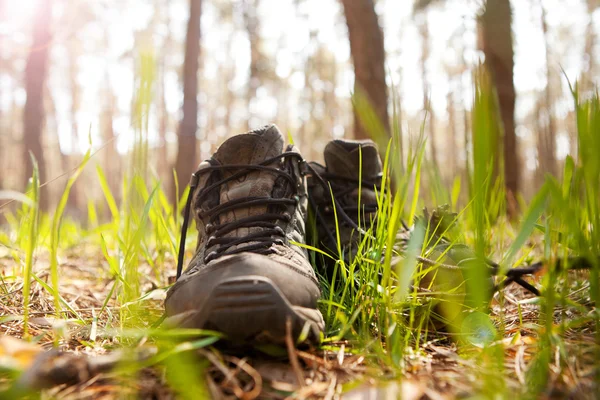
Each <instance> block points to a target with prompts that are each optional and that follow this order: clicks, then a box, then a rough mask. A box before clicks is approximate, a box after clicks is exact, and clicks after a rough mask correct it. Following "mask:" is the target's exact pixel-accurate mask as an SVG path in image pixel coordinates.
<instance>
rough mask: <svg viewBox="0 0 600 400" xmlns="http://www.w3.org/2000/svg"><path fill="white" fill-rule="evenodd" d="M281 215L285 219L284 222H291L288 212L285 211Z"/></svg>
mask: <svg viewBox="0 0 600 400" xmlns="http://www.w3.org/2000/svg"><path fill="white" fill-rule="evenodd" d="M282 215H283V217H284V218H285V221H286V222H290V221H291V220H292V215H291V214H290V213H289V212H287V211H284V212H283V213H282Z"/></svg>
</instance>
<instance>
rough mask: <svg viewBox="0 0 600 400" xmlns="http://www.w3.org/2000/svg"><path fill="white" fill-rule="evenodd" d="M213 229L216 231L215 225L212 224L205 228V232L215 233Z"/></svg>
mask: <svg viewBox="0 0 600 400" xmlns="http://www.w3.org/2000/svg"><path fill="white" fill-rule="evenodd" d="M213 229H214V225H213V224H211V223H210V222H209V223H208V224H206V225H205V226H204V231H205V232H206V233H211V232H212V231H213Z"/></svg>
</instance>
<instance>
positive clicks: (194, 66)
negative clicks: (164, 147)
mask: <svg viewBox="0 0 600 400" xmlns="http://www.w3.org/2000/svg"><path fill="white" fill-rule="evenodd" d="M201 12H202V0H190V19H189V21H188V26H187V34H186V39H185V59H184V65H183V117H182V119H181V123H180V125H179V131H178V132H177V134H178V143H177V159H176V161H175V171H176V174H177V179H178V181H179V193H175V189H174V188H175V185H174V184H173V194H175V195H177V196H181V195H182V194H183V191H184V190H185V187H186V184H187V183H188V182H189V180H190V177H191V175H192V173H193V172H194V171H195V168H196V166H197V160H196V158H197V150H196V147H197V146H196V130H197V129H198V68H199V57H200V16H201Z"/></svg>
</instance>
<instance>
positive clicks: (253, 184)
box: [213, 125, 284, 237]
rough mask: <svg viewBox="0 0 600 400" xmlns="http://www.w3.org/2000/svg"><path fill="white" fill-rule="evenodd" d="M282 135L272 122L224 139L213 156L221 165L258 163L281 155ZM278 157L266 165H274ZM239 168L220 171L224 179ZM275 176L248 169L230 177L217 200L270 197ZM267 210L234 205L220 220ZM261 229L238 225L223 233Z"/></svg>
mask: <svg viewBox="0 0 600 400" xmlns="http://www.w3.org/2000/svg"><path fill="white" fill-rule="evenodd" d="M283 145H284V140H283V135H282V134H281V132H280V131H279V129H278V128H277V126H275V125H268V126H265V127H263V128H260V129H256V130H254V131H250V132H248V133H245V134H241V135H237V136H234V137H232V138H230V139H228V140H227V141H225V142H224V143H223V144H222V145H221V146H220V147H219V149H218V150H217V152H216V153H215V154H214V155H213V158H214V159H215V160H217V161H218V162H219V163H220V164H221V165H238V164H252V165H254V164H260V163H261V162H263V161H265V160H267V159H269V158H272V157H276V156H278V155H280V154H282V151H283ZM278 163H279V160H276V161H274V162H273V163H272V164H269V165H268V166H271V167H275V166H277V164H278ZM240 171H243V168H240V169H235V170H229V171H224V172H223V178H227V177H229V176H231V175H233V174H235V173H237V172H240ZM276 178H277V175H275V174H274V173H272V172H268V171H254V172H248V173H246V174H244V175H242V176H240V177H239V178H238V179H234V180H231V181H229V182H227V183H224V184H223V185H221V188H220V193H219V203H220V204H224V203H226V202H229V201H232V200H236V199H239V198H244V197H271V196H272V192H273V186H274V184H275V179H276ZM266 212H267V206H266V205H265V206H252V207H243V208H237V209H235V210H233V211H230V212H226V213H223V214H222V215H221V216H220V218H219V219H220V221H219V222H220V223H221V224H224V223H228V222H234V221H236V220H239V219H241V218H245V217H249V216H253V215H260V214H264V213H266ZM257 229H261V228H238V229H236V230H234V231H232V232H231V233H229V234H227V235H226V236H236V237H243V236H246V235H248V234H249V233H251V232H254V231H256V230H257Z"/></svg>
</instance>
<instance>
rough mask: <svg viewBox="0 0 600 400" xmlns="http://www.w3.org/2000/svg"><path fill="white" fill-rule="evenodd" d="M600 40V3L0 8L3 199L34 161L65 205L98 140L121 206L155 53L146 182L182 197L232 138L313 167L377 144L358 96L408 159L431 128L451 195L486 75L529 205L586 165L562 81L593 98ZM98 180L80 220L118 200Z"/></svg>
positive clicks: (82, 189) (61, 3) (42, 2)
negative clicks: (285, 139) (254, 131)
mask: <svg viewBox="0 0 600 400" xmlns="http://www.w3.org/2000/svg"><path fill="white" fill-rule="evenodd" d="M599 30H600V2H599V1H598V0H572V1H569V2H564V1H561V0H526V1H514V0H513V1H509V0H485V1H480V0H414V1H404V2H398V1H395V0H357V1H354V0H352V1H350V0H234V1H225V0H170V1H167V0H153V1H144V0H123V1H119V2H112V1H107V0H99V1H96V0H94V1H92V0H21V1H19V2H14V1H12V0H0V168H1V171H2V173H1V174H0V188H1V189H15V190H20V191H23V190H24V189H25V182H26V179H28V177H29V176H30V175H31V163H30V161H29V152H31V153H32V154H34V155H35V157H36V158H37V159H38V163H39V164H40V169H41V175H42V182H46V181H49V180H53V179H55V180H54V181H53V182H52V184H49V185H47V186H46V189H47V192H45V193H43V194H42V196H43V197H42V199H43V202H42V204H43V205H44V206H45V207H46V206H52V205H53V204H55V203H56V201H57V198H58V197H57V196H58V194H59V193H61V192H62V189H63V187H64V183H65V179H66V178H65V177H64V176H63V174H64V173H65V172H68V171H70V170H72V169H73V168H75V167H76V166H77V165H78V163H79V162H80V160H81V158H82V156H83V153H84V152H85V151H86V150H87V148H88V147H89V146H90V140H91V146H92V147H93V149H94V150H98V153H97V154H96V155H95V156H94V157H93V159H92V164H93V163H96V164H97V165H99V166H100V167H101V168H102V169H103V170H104V171H105V173H106V175H107V182H108V183H109V185H110V187H111V189H112V191H113V193H114V194H115V196H116V197H117V200H118V199H119V198H120V196H121V194H120V190H121V185H120V183H119V182H121V178H122V175H123V174H124V173H125V172H126V169H125V168H124V166H126V165H127V163H128V159H129V158H131V157H133V148H134V144H135V140H136V139H135V138H136V129H137V128H136V118H138V117H139V116H135V115H134V114H135V113H136V105H135V104H136V101H137V100H136V99H138V100H139V98H138V97H139V93H137V92H138V91H139V89H140V86H139V85H140V82H141V77H140V76H139V75H140V73H141V72H140V71H141V70H142V69H141V64H140V63H141V62H142V61H141V60H142V59H144V60H146V61H144V62H151V63H153V64H154V66H153V68H152V70H153V71H156V73H155V74H153V75H152V78H151V79H152V85H150V86H148V88H147V89H148V90H150V94H149V95H150V96H151V98H150V103H149V108H148V109H147V110H146V111H145V112H146V113H147V114H148V115H146V116H144V118H146V119H147V126H146V128H145V131H144V135H145V136H144V138H145V140H146V141H147V144H148V154H147V157H148V158H147V163H148V171H149V173H150V177H152V176H154V177H156V178H157V179H159V180H160V181H161V182H162V183H163V185H165V187H168V188H169V191H170V192H171V193H172V194H173V197H174V196H175V190H174V186H173V169H175V170H176V171H177V179H178V180H179V183H180V191H179V193H181V192H182V191H183V189H184V187H185V184H186V183H187V181H188V179H189V176H190V174H191V173H192V172H193V170H194V168H195V167H196V166H197V165H198V163H199V162H200V161H201V160H202V159H205V158H207V157H208V156H210V154H211V153H212V152H213V151H214V150H215V149H216V147H217V146H218V144H219V143H220V142H222V141H223V140H224V139H225V138H226V137H228V136H230V135H233V134H236V133H241V132H243V131H245V130H247V129H251V128H255V127H257V126H260V125H262V124H265V123H268V122H276V123H277V124H278V125H280V127H281V128H282V129H283V130H284V131H287V132H289V133H290V134H291V135H292V137H293V138H294V141H295V142H296V143H297V144H298V145H299V146H300V148H301V149H302V151H303V154H304V156H305V157H306V158H307V159H316V160H320V159H321V158H322V150H323V147H324V145H325V143H326V142H327V141H328V140H331V139H332V138H339V137H356V138H367V137H368V136H369V133H370V132H367V129H365V126H363V124H361V121H360V118H359V117H358V116H356V115H354V112H353V107H352V98H351V94H352V93H353V92H356V93H357V94H358V96H357V101H359V100H360V99H363V100H368V101H369V102H370V103H371V105H372V110H373V111H374V114H373V115H375V116H376V117H377V119H378V120H379V123H380V125H381V127H382V130H383V131H384V132H385V133H386V134H390V133H391V127H393V126H396V127H397V128H398V129H399V130H400V131H401V132H402V138H401V143H402V144H403V151H404V152H406V151H407V148H408V147H407V146H408V144H409V143H410V142H411V141H414V140H415V138H416V137H417V136H418V135H419V134H420V132H421V130H422V129H423V130H424V132H425V134H426V137H427V140H428V141H429V143H428V148H427V154H426V158H427V162H428V164H427V165H428V166H429V167H430V169H431V170H435V171H438V172H437V173H439V175H440V176H441V178H442V180H443V182H445V184H447V185H448V186H450V185H452V182H453V180H454V179H455V177H457V176H462V177H464V176H466V174H467V168H468V166H467V160H468V155H469V152H470V149H471V146H472V144H471V143H472V134H473V132H471V128H470V126H471V122H470V119H471V117H470V110H471V107H472V100H473V91H472V74H473V71H474V70H475V68H476V67H477V66H478V65H479V64H480V63H483V64H484V65H485V66H486V67H487V68H488V69H489V70H490V72H491V76H492V77H493V81H494V84H495V87H496V91H497V100H498V112H499V115H500V116H501V120H502V124H501V132H502V135H501V136H499V144H498V149H500V151H499V152H498V154H497V163H496V165H497V166H498V171H497V172H498V176H499V177H502V178H503V179H504V182H505V185H506V188H507V189H508V192H509V193H511V195H510V196H509V197H510V199H509V200H510V201H509V205H511V206H512V208H510V207H509V210H513V211H514V210H515V209H516V207H517V204H518V199H519V197H520V196H523V197H524V198H525V199H527V198H528V197H529V196H530V195H531V194H532V193H533V192H534V191H535V190H536V188H537V187H539V185H540V184H541V182H542V181H543V179H544V176H545V174H547V173H551V174H558V173H559V171H561V169H562V163H563V160H564V159H565V156H566V155H567V154H576V151H577V149H576V148H575V145H574V140H573V139H574V130H573V123H574V115H573V104H572V100H571V98H570V95H569V89H568V85H567V81H566V78H565V75H566V76H567V77H568V78H569V79H570V80H571V81H574V80H576V79H579V82H580V89H581V90H583V92H584V95H585V93H589V92H590V91H592V90H594V87H595V86H594V85H597V84H598V79H599V78H598V77H599V74H598V64H599V62H598V40H597V37H598V33H599ZM149 54H153V56H150V61H148V55H149ZM142 55H144V57H146V58H143V57H142ZM563 71H564V73H563ZM142 80H143V79H142ZM394 112H395V114H396V115H397V116H399V118H398V119H397V120H394V121H393V120H392V115H393V113H394ZM426 115H427V117H426ZM500 138H501V139H500ZM95 174H96V172H95V170H94V168H90V167H88V168H87V169H86V170H85V171H84V177H83V179H80V180H79V181H78V183H77V184H76V186H75V188H74V190H73V192H72V196H71V198H70V203H69V212H70V213H72V214H77V215H84V214H85V210H86V203H87V202H89V201H93V202H97V201H99V200H100V199H102V198H103V196H102V192H101V189H100V188H99V187H98V186H99V185H97V184H95V182H97V179H96V177H95ZM57 177H61V178H60V179H56V178H57ZM423 179H424V184H425V185H426V184H427V182H426V181H427V177H426V176H424V177H423ZM89 182H94V184H90V183H89ZM423 193H425V195H427V194H426V193H428V191H426V190H424V191H423ZM430 200H432V201H433V199H430ZM426 201H427V199H426ZM98 205H99V207H106V206H105V205H104V203H103V202H102V201H99V204H98ZM100 211H102V210H100Z"/></svg>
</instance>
